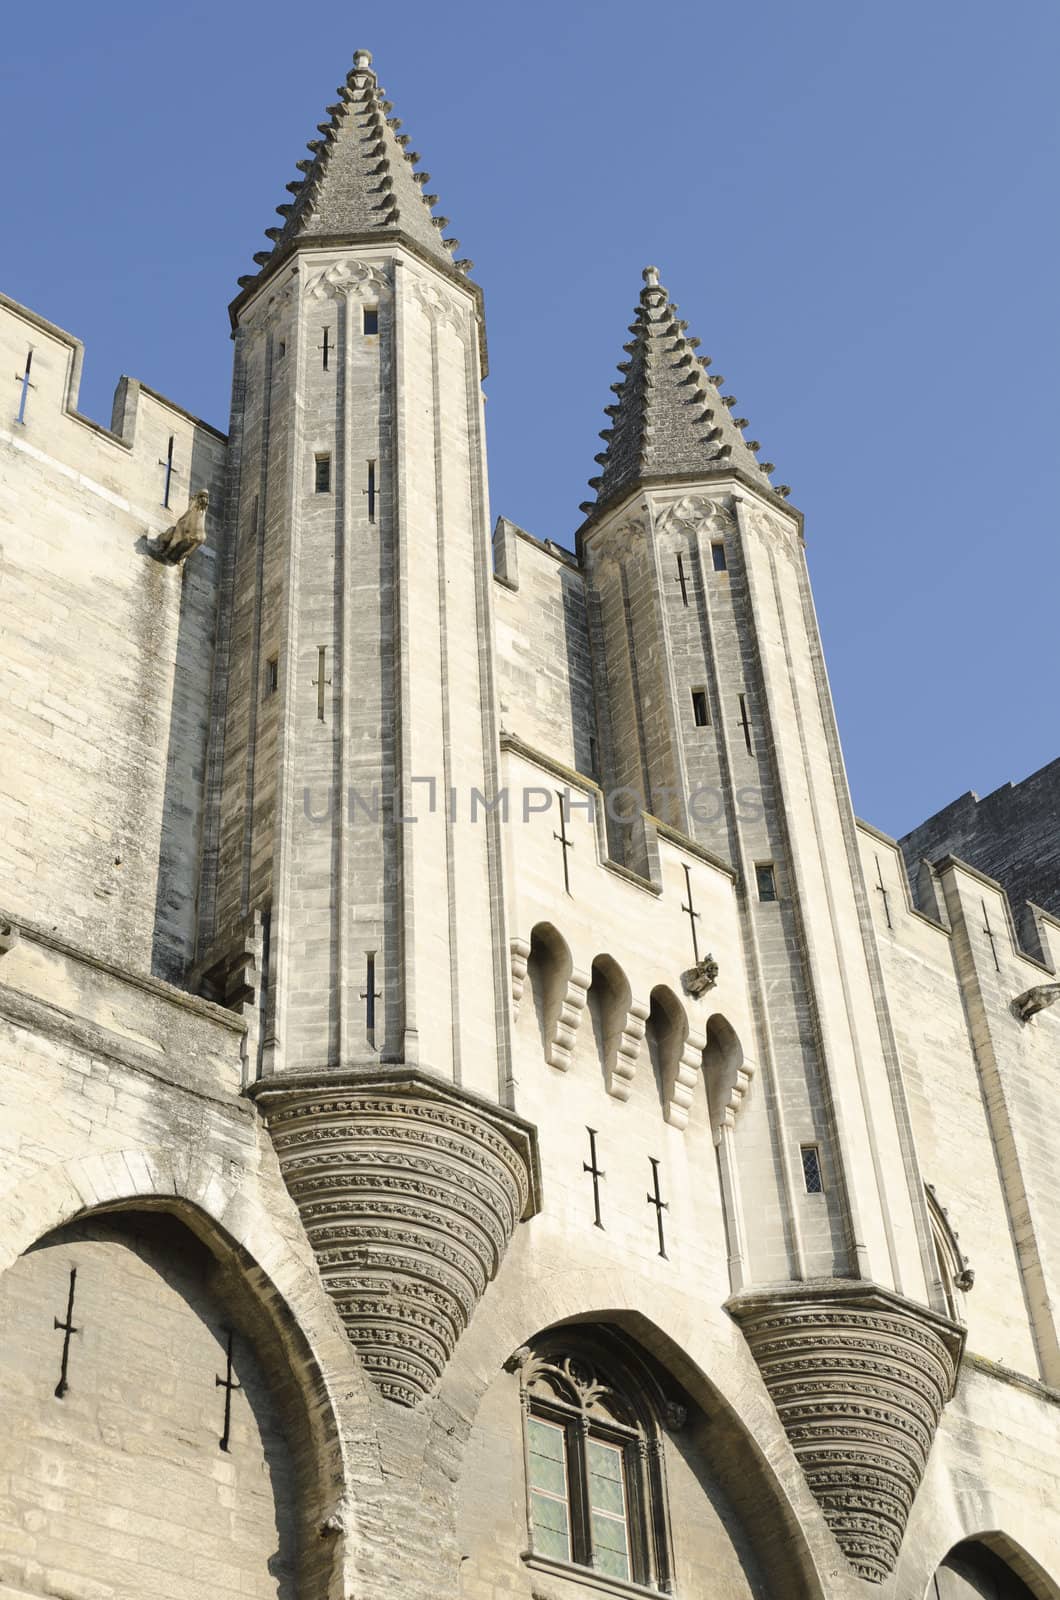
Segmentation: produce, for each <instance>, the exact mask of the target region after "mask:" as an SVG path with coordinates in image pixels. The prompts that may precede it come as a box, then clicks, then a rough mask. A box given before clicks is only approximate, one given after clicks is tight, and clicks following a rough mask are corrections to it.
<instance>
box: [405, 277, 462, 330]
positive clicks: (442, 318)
mask: <svg viewBox="0 0 1060 1600" xmlns="http://www.w3.org/2000/svg"><path fill="white" fill-rule="evenodd" d="M405 282H406V284H407V286H408V291H409V294H410V295H411V296H412V298H413V300H415V301H416V302H417V304H418V305H420V306H422V307H423V309H424V311H426V313H427V315H428V316H429V317H431V318H432V319H433V320H434V321H436V322H448V323H451V324H452V326H453V327H454V328H455V329H456V330H457V332H458V333H466V332H467V325H468V310H469V307H468V305H467V304H466V302H464V301H462V300H459V299H458V298H457V296H456V295H455V294H448V293H447V292H446V291H445V290H444V289H441V288H439V286H438V285H437V284H436V283H430V282H428V281H427V280H426V279H423V278H412V277H409V276H408V275H407V274H406V278H405Z"/></svg>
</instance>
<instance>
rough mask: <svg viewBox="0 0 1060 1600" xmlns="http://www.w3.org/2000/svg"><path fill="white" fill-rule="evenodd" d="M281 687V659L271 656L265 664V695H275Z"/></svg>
mask: <svg viewBox="0 0 1060 1600" xmlns="http://www.w3.org/2000/svg"><path fill="white" fill-rule="evenodd" d="M279 686H280V658H279V656H270V657H269V659H268V661H266V663H265V693H266V694H275V693H276V690H277V689H278V688H279Z"/></svg>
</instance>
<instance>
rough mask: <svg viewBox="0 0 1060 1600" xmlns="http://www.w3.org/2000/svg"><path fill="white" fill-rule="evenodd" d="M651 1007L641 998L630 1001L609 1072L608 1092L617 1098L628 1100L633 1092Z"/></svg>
mask: <svg viewBox="0 0 1060 1600" xmlns="http://www.w3.org/2000/svg"><path fill="white" fill-rule="evenodd" d="M649 1009H650V1008H649V1007H648V1006H646V1005H644V1004H643V1003H642V1002H641V1001H640V1000H631V1001H630V1004H629V1010H628V1011H627V1013H626V1021H625V1025H624V1026H623V1029H622V1032H621V1034H620V1035H619V1038H618V1044H617V1046H616V1047H615V1057H614V1060H613V1062H612V1063H611V1065H610V1069H609V1071H608V1074H607V1092H608V1094H613V1095H614V1097H615V1099H616V1100H628V1099H629V1097H630V1095H631V1093H632V1092H633V1079H634V1077H635V1076H636V1072H637V1062H638V1061H639V1060H640V1047H641V1044H642V1042H643V1040H644V1030H645V1027H646V1026H647V1022H648V1012H649Z"/></svg>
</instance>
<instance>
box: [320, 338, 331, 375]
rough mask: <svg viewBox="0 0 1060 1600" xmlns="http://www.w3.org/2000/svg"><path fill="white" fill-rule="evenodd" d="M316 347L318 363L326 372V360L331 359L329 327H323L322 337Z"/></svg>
mask: <svg viewBox="0 0 1060 1600" xmlns="http://www.w3.org/2000/svg"><path fill="white" fill-rule="evenodd" d="M317 348H318V349H319V351H320V365H321V367H322V369H323V370H324V371H325V372H326V371H327V370H328V362H329V361H330V360H331V329H330V328H325V329H324V337H323V339H322V340H321V342H320V344H319V345H318V346H317Z"/></svg>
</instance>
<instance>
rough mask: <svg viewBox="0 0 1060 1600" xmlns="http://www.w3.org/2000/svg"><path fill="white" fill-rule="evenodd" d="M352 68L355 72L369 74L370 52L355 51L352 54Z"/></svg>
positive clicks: (370, 66)
mask: <svg viewBox="0 0 1060 1600" xmlns="http://www.w3.org/2000/svg"><path fill="white" fill-rule="evenodd" d="M353 66H354V71H355V72H371V70H372V52H371V51H370V50H355V51H354V52H353Z"/></svg>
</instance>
